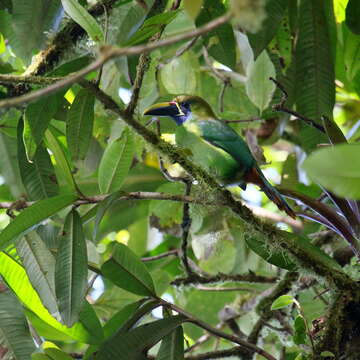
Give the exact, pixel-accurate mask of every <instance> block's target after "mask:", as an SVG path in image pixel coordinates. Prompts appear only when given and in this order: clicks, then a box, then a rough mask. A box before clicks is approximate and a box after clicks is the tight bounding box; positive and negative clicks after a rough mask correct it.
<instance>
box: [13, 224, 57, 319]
mask: <svg viewBox="0 0 360 360" xmlns="http://www.w3.org/2000/svg"><path fill="white" fill-rule="evenodd" d="M16 250H17V253H18V255H19V256H20V259H21V262H22V264H23V266H24V268H25V271H26V273H27V275H28V277H29V279H30V281H31V284H32V286H33V287H34V289H35V290H36V292H37V293H38V294H39V297H40V299H41V301H42V303H43V304H44V306H45V307H46V308H47V309H48V310H49V312H50V314H52V315H53V316H54V317H55V318H57V317H58V316H59V309H58V305H57V301H56V295H55V278H54V276H55V258H54V256H53V254H52V253H51V252H50V250H48V248H47V247H46V245H45V243H44V242H43V241H42V239H41V238H40V236H39V235H38V234H37V232H36V231H31V232H30V233H29V234H27V235H25V236H24V237H23V238H22V239H21V240H20V241H19V242H18V244H17V246H16Z"/></svg>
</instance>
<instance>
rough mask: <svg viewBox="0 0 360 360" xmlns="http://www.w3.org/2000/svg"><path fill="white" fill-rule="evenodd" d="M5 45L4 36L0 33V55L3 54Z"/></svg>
mask: <svg viewBox="0 0 360 360" xmlns="http://www.w3.org/2000/svg"><path fill="white" fill-rule="evenodd" d="M5 49H6V45H5V38H4V35H3V34H1V33H0V55H1V54H2V53H3V52H5Z"/></svg>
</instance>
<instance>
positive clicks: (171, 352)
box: [156, 326, 184, 360]
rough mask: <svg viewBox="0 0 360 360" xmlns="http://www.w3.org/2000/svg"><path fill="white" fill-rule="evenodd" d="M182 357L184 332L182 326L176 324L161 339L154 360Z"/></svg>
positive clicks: (179, 359) (179, 358)
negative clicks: (175, 326)
mask: <svg viewBox="0 0 360 360" xmlns="http://www.w3.org/2000/svg"><path fill="white" fill-rule="evenodd" d="M183 359H184V333H183V329H182V326H178V327H177V328H176V329H175V330H174V331H173V332H171V333H170V334H169V335H166V336H165V337H164V339H163V340H162V341H161V346H160V349H159V352H158V354H157V356H156V360H183Z"/></svg>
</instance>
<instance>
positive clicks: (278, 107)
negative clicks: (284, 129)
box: [269, 77, 325, 133]
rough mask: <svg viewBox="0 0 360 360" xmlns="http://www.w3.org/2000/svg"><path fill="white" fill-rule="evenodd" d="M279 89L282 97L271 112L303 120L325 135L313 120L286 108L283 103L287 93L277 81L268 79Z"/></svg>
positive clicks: (321, 127) (322, 129) (322, 128)
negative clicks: (278, 112)
mask: <svg viewBox="0 0 360 360" xmlns="http://www.w3.org/2000/svg"><path fill="white" fill-rule="evenodd" d="M269 79H270V80H271V81H272V82H273V83H274V84H275V85H276V86H277V87H278V88H279V89H280V91H281V92H282V97H281V100H280V102H279V103H278V104H275V105H273V110H274V111H280V112H284V113H287V114H290V115H293V116H295V117H297V118H298V119H300V120H303V121H304V122H305V123H306V124H308V125H310V126H312V127H314V128H316V129H318V130H319V131H321V132H323V133H325V129H324V127H323V126H322V125H319V124H318V123H317V122H316V121H315V120H313V119H310V118H308V117H305V116H303V115H301V114H299V113H298V112H296V111H293V110H291V109H289V108H287V107H285V103H286V101H287V99H288V97H289V96H288V93H287V92H286V90H285V88H284V87H283V86H282V85H281V84H280V83H279V82H278V81H277V80H275V79H274V78H272V77H270V78H269Z"/></svg>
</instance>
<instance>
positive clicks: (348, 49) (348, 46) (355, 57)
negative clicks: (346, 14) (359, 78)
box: [342, 24, 360, 82]
mask: <svg viewBox="0 0 360 360" xmlns="http://www.w3.org/2000/svg"><path fill="white" fill-rule="evenodd" d="M342 31H343V38H344V40H343V41H344V48H343V59H344V65H345V71H346V77H347V79H348V80H349V81H350V82H354V81H355V77H356V75H357V74H358V73H359V71H360V64H359V63H360V61H359V59H360V36H359V35H355V34H353V33H352V32H351V31H349V29H348V27H347V26H346V25H344V24H343V26H342Z"/></svg>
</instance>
